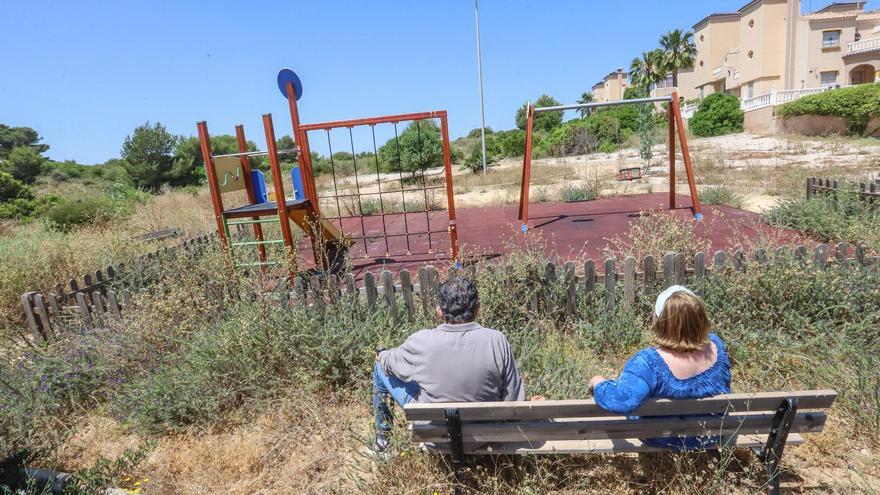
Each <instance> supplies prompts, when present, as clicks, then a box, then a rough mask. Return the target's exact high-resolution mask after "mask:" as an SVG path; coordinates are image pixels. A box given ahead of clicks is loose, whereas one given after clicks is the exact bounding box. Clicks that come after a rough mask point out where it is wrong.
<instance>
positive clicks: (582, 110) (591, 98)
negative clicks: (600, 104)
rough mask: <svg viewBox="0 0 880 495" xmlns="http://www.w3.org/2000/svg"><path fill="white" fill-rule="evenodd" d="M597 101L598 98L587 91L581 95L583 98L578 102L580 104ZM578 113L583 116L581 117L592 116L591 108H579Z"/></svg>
mask: <svg viewBox="0 0 880 495" xmlns="http://www.w3.org/2000/svg"><path fill="white" fill-rule="evenodd" d="M594 101H596V97H595V96H594V95H593V92H592V91H585V92H584V94H582V95H581V98H580V99H579V100H578V103H581V104H583V103H593V102H594ZM578 112H579V113H580V114H581V117H586V116H587V115H589V114H590V109H589V108H579V109H578Z"/></svg>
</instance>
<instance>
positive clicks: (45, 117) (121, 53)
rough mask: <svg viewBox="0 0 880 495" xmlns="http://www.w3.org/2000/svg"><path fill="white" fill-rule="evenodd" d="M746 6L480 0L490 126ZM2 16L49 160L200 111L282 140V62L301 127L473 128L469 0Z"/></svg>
mask: <svg viewBox="0 0 880 495" xmlns="http://www.w3.org/2000/svg"><path fill="white" fill-rule="evenodd" d="M744 3H745V0H712V1H711V2H706V1H705V0H702V1H700V0H679V1H674V2H658V1H648V0H629V1H626V2H623V1H610V2H598V1H586V0H580V1H577V0H558V1H554V0H545V1H538V0H483V1H481V2H480V23H481V36H482V42H483V71H484V79H485V92H486V119H487V125H488V126H490V127H493V128H496V129H506V128H510V127H513V115H514V112H515V110H516V108H517V106H518V105H520V104H522V102H524V101H525V100H527V99H532V100H534V99H535V98H536V97H538V96H539V95H540V94H542V93H548V94H551V95H553V96H555V97H556V98H557V99H559V100H561V101H563V102H573V101H575V100H576V99H577V98H578V96H579V95H580V94H581V93H582V92H583V91H586V90H588V89H589V88H590V87H591V86H592V85H593V84H595V83H596V82H597V81H598V80H599V79H600V78H601V77H602V76H604V75H605V74H607V73H608V72H610V71H612V70H614V69H615V68H616V67H627V66H628V65H629V62H630V61H631V60H632V58H633V57H635V56H637V55H638V54H640V53H641V52H643V51H645V50H648V49H651V48H654V47H655V46H656V43H657V39H658V38H659V37H660V35H661V34H663V33H664V32H666V31H668V30H669V29H672V28H675V27H683V28H689V27H690V26H692V25H693V24H694V23H695V22H696V21H698V20H700V19H701V18H703V17H704V16H705V15H707V14H708V13H709V12H710V11H728V10H736V9H737V8H739V7H740V6H742V5H743V4H744ZM809 3H810V2H809V0H805V1H804V8H805V9H806V8H807V7H808V4H809ZM826 3H827V2H824V1H818V0H813V2H812V4H813V7H814V8H820V7H822V6H824V5H825V4H826ZM878 4H880V0H873V1H871V2H869V4H868V8H869V9H871V8H876V7H878V6H880V5H878ZM710 5H711V6H710ZM2 10H3V15H2V16H0V32H2V33H3V38H4V40H6V43H4V45H5V49H4V54H5V56H4V57H3V58H4V60H3V65H4V67H5V70H4V71H3V72H4V74H3V76H2V77H0V123H5V124H7V125H16V126H19V125H20V126H29V127H33V128H35V129H37V130H38V131H39V132H40V134H41V135H42V136H43V137H44V141H45V142H46V143H48V144H49V145H51V149H50V151H49V152H48V155H49V156H50V157H51V158H53V159H56V160H65V159H73V160H76V161H78V162H81V163H100V162H103V161H105V160H107V159H109V158H113V157H117V156H118V155H119V149H120V146H121V144H122V141H123V139H124V138H125V136H126V135H128V134H129V133H131V131H132V129H134V128H135V127H136V126H138V125H140V124H142V123H144V122H145V121H151V122H155V121H159V122H162V123H163V124H165V125H166V126H167V127H168V128H169V130H170V131H172V132H174V133H176V134H186V135H194V134H195V123H196V122H197V121H199V120H206V121H207V122H208V125H209V128H210V130H211V132H212V133H216V134H219V133H232V131H233V126H234V125H235V124H237V123H243V124H245V129H246V131H248V137H249V138H251V139H253V140H255V141H257V142H258V143H260V141H264V140H263V139H262V136H263V134H262V127H261V124H260V116H261V114H262V113H265V112H271V113H273V115H274V116H275V127H276V132H277V133H278V134H279V135H281V134H284V133H289V132H290V124H289V118H288V114H287V110H286V104H285V101H284V100H283V99H282V97H281V96H280V94H279V92H278V90H277V89H276V86H275V76H276V73H277V71H278V69H280V68H281V67H291V68H293V69H294V70H295V71H297V73H298V74H299V75H300V77H301V78H302V80H303V85H304V88H305V89H304V95H303V99H302V100H301V101H300V114H301V117H302V120H303V121H304V122H318V121H325V120H336V119H346V118H355V117H366V116H373V115H385V114H393V113H405V112H416V111H423V110H434V109H446V110H448V111H449V121H450V129H451V134H452V137H453V138H454V137H457V136H460V135H462V134H465V133H467V131H468V130H470V129H472V128H474V127H478V126H479V123H480V113H479V92H478V86H477V70H476V51H475V34H474V11H473V2H472V1H471V0H454V1H452V0H445V1H432V2H428V1H402V0H400V1H391V0H388V1H384V0H382V1H380V0H369V1H365V0H361V1H343V0H323V1H309V2H305V1H272V2H270V1H261V0H253V1H249V2H242V1H238V2H233V1H226V0H220V1H210V2H208V1H195V0H191V1H166V0H153V1H149V2H142V1H140V2H136V1H133V0H118V1H114V2H106V1H95V0H78V1H76V2H70V1H63V0H56V1H45V0H28V1H22V0H5V1H4V5H3V8H2ZM260 147H261V148H262V147H263V146H262V145H261V146H260Z"/></svg>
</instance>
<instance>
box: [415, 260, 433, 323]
mask: <svg viewBox="0 0 880 495" xmlns="http://www.w3.org/2000/svg"><path fill="white" fill-rule="evenodd" d="M430 298H431V276H430V275H429V274H428V268H427V267H424V266H423V267H421V268H419V299H420V300H421V301H422V313H423V314H424V315H425V317H430V316H431V311H432V310H433V309H434V308H433V306H432V305H431V299H430Z"/></svg>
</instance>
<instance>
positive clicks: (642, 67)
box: [629, 49, 666, 89]
mask: <svg viewBox="0 0 880 495" xmlns="http://www.w3.org/2000/svg"><path fill="white" fill-rule="evenodd" d="M629 77H630V79H631V80H632V83H633V85H634V86H638V87H641V88H646V89H647V88H648V87H649V86H650V85H651V84H652V83H656V82H660V81H662V80H663V79H664V78H665V77H666V70H665V64H664V62H663V52H662V51H661V50H660V49H656V50H651V51H650V52H645V53H642V56H641V57H636V58H634V59H633V61H632V63H631V64H630V66H629Z"/></svg>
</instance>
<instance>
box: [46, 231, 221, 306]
mask: <svg viewBox="0 0 880 495" xmlns="http://www.w3.org/2000/svg"><path fill="white" fill-rule="evenodd" d="M217 239H218V237H217V234H202V235H199V236H196V237H193V238H190V239H186V240H185V241H183V242H181V243H180V244H178V245H176V246H166V247H163V248H161V249H157V250H156V251H153V252H150V253H147V254H144V255H142V256H140V257H138V258H134V259H131V260H128V261H127V262H123V263H117V264H115V265H108V266H107V267H105V268H103V269H98V270H95V271H94V273H86V274H84V275H82V276H80V277H76V278H72V279H70V280H69V281H68V282H67V284H60V283H59V284H56V285H55V289H54V291H53V293H52V294H53V295H54V296H55V298H56V299H58V300H60V301H62V302H69V301H73V300H74V299H75V298H76V294H79V293H83V294H86V295H89V294H91V293H92V292H94V291H100V292H101V293H104V292H106V291H107V289H108V288H109V287H111V286H112V285H113V284H114V283H116V282H119V281H122V280H125V279H132V278H138V279H144V278H148V275H149V274H151V273H152V272H153V270H154V269H155V268H156V267H158V266H159V265H161V264H162V263H163V262H164V261H166V260H168V259H170V258H172V257H175V256H179V255H181V254H183V255H184V256H191V255H195V254H199V253H201V252H202V251H203V250H204V249H205V248H206V247H207V246H208V245H209V244H211V242H214V241H216V240H217ZM129 281H130V282H132V283H135V282H136V281H134V280H129ZM45 297H46V298H47V299H48V295H46V296H45Z"/></svg>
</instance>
